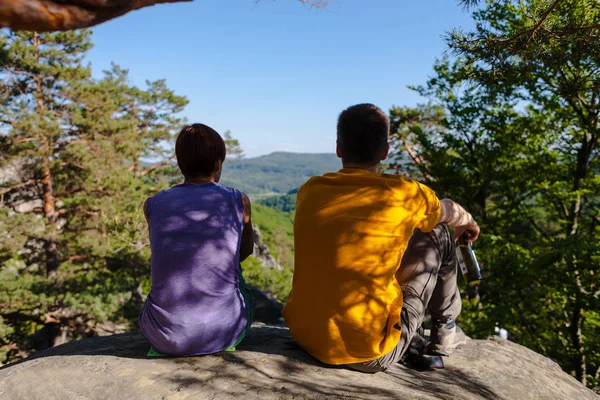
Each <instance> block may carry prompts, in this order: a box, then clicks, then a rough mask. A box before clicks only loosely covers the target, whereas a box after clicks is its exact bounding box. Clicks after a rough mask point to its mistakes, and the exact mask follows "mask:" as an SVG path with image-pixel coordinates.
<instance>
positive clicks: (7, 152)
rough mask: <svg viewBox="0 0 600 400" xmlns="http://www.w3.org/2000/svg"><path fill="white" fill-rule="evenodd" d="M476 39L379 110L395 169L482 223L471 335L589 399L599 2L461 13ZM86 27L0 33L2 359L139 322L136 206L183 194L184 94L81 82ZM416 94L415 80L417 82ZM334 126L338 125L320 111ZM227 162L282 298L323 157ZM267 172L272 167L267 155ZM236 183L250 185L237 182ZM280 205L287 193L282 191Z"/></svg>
mask: <svg viewBox="0 0 600 400" xmlns="http://www.w3.org/2000/svg"><path fill="white" fill-rule="evenodd" d="M461 3H462V5H463V6H465V7H466V8H467V9H468V10H469V11H468V12H471V13H472V15H473V19H474V21H475V28H474V29H473V30H472V31H468V32H464V31H453V32H450V33H449V34H448V35H447V38H446V39H447V42H448V46H449V49H450V50H451V52H449V53H448V54H447V55H446V57H444V58H441V59H440V60H438V61H437V62H436V64H435V65H434V67H433V73H432V76H431V78H430V79H429V80H428V81H427V82H424V83H423V84H422V85H421V86H415V87H414V88H413V89H414V90H415V91H417V92H418V93H419V94H421V95H422V96H424V98H426V99H428V102H426V103H425V104H422V105H419V106H416V107H407V106H398V107H393V108H392V109H391V110H390V119H391V122H392V132H391V136H390V141H391V143H392V150H393V151H392V159H391V162H390V164H389V166H387V167H388V168H390V169H391V170H394V171H396V172H398V173H401V174H404V175H407V176H409V177H412V178H414V179H418V180H420V181H423V182H425V183H426V184H428V185H429V186H431V187H432V188H434V189H435V190H436V192H437V193H438V195H439V196H440V197H450V198H453V199H455V200H457V201H458V202H459V203H461V204H463V205H464V206H465V207H466V208H467V209H468V210H470V211H471V212H472V213H473V215H474V216H475V218H476V220H477V221H478V222H479V224H480V225H481V227H482V235H481V238H480V240H479V241H478V242H477V243H476V252H477V255H478V257H479V259H480V261H481V264H482V266H483V269H484V274H485V276H484V281H483V283H482V284H481V285H480V286H479V287H478V288H476V289H475V290H470V291H466V290H465V293H464V306H463V313H462V314H461V317H460V321H459V322H460V324H461V326H463V327H464V328H465V330H466V331H467V333H468V334H469V335H471V336H472V337H486V336H488V335H489V334H491V333H492V332H493V331H494V328H495V327H497V326H500V327H502V328H505V329H507V330H508V332H509V338H510V339H511V340H514V341H516V342H518V343H521V344H523V345H525V346H528V347H530V348H532V349H534V350H535V351H538V352H540V353H542V354H544V355H546V356H549V357H551V358H552V359H554V360H556V361H557V362H558V363H559V364H560V365H561V366H562V368H563V369H565V371H567V372H569V373H571V374H573V376H575V377H577V378H578V379H579V380H580V381H582V382H584V383H586V384H587V385H588V386H590V387H597V386H598V385H599V381H600V279H599V278H598V276H597V275H598V264H599V262H600V240H599V238H600V160H599V158H600V157H599V152H600V150H599V148H598V138H599V136H600V48H599V46H600V40H598V39H599V38H598V36H599V35H600V5H599V3H598V2H597V1H596V0H527V1H518V2H517V1H491V0H490V1H463V2H461ZM91 46H92V42H91V33H90V32H89V31H87V30H80V31H70V32H59V33H35V32H13V31H8V30H3V31H1V32H0V47H1V48H2V49H3V51H2V53H0V68H1V69H0V78H1V79H2V83H3V88H2V90H1V91H0V103H1V106H0V359H1V360H2V361H3V362H6V361H13V360H16V359H19V358H21V357H23V356H26V355H27V354H29V353H30V352H31V351H34V350H39V349H43V348H46V347H49V346H53V345H56V344H59V343H61V342H64V341H66V340H72V339H77V338H81V337H85V336H91V335H95V334H100V333H101V332H111V331H116V330H119V329H135V328H136V324H135V321H136V318H137V315H138V313H139V309H140V307H141V304H142V302H143V299H144V296H145V294H146V293H147V292H148V289H149V282H150V281H149V268H148V262H149V249H148V238H147V230H146V226H145V221H144V218H143V215H142V213H141V204H142V202H143V201H144V199H145V198H146V197H148V196H149V195H152V194H154V193H156V192H157V191H159V190H161V189H164V188H167V187H169V186H171V185H173V184H176V183H178V182H180V181H181V176H180V175H179V172H178V170H177V168H176V166H175V165H174V163H173V154H172V146H169V145H168V144H169V143H172V141H173V138H174V135H175V134H176V132H177V130H178V129H179V127H180V126H181V125H182V124H183V123H185V120H184V119H183V118H182V117H181V116H180V112H181V111H182V110H183V109H184V107H185V106H186V104H187V99H186V98H185V97H183V96H180V95H178V94H176V93H174V92H173V91H172V90H170V89H169V87H168V86H167V84H166V82H165V81H163V80H158V81H149V82H146V84H145V85H144V86H143V87H138V86H135V85H132V84H131V83H130V80H129V78H128V71H127V70H126V69H123V68H121V67H119V66H117V65H113V66H112V67H111V68H110V70H108V71H104V74H103V75H102V76H101V77H100V78H93V77H92V73H91V70H90V67H89V66H88V65H86V64H85V63H84V61H83V60H84V59H85V55H86V52H87V51H88V50H89V49H90V48H91ZM415 83H417V84H418V82H415ZM332 118H335V116H332ZM224 136H225V137H226V139H227V141H228V147H229V148H230V150H231V154H232V157H231V158H230V159H228V160H227V161H226V171H227V168H229V170H228V171H229V172H227V173H226V174H224V179H225V182H227V183H229V184H232V185H234V186H244V185H246V186H247V187H240V189H242V190H248V189H249V188H252V190H256V194H257V195H263V196H264V195H268V194H274V193H280V194H281V195H282V196H280V197H267V198H265V199H262V200H261V202H262V204H256V205H255V213H254V217H253V218H255V223H256V224H257V225H258V227H259V228H260V230H261V232H262V234H263V236H264V240H265V243H266V245H267V246H268V247H269V249H270V251H271V253H272V254H273V255H274V256H275V257H277V259H278V261H279V262H280V263H281V264H283V265H284V267H285V268H284V270H283V271H281V272H279V271H273V270H270V271H266V270H264V268H262V267H261V265H260V261H259V260H257V259H255V258H251V259H249V260H248V261H247V262H246V263H245V268H246V270H247V272H248V276H249V277H250V280H251V281H252V282H254V283H255V284H257V285H259V286H261V287H262V288H263V289H268V290H270V291H272V292H274V293H275V294H276V295H277V296H278V297H279V298H280V299H285V297H286V295H287V291H288V290H289V285H290V280H291V271H292V269H293V238H292V234H293V231H292V220H293V214H292V213H293V210H294V204H293V203H294V199H295V191H296V189H297V188H298V186H300V184H301V183H302V182H303V181H304V180H306V179H308V177H309V176H310V175H312V174H320V173H323V172H326V170H336V169H338V166H339V164H338V163H339V161H338V160H337V159H336V158H335V157H334V156H333V155H319V156H314V157H315V158H314V159H309V158H307V157H306V156H303V157H300V156H299V157H297V158H294V157H293V156H291V155H289V154H283V153H279V154H278V153H276V154H274V155H272V156H273V157H274V158H273V157H271V158H268V157H262V158H257V159H252V160H250V159H245V158H243V149H242V147H243V146H242V145H243V143H242V144H240V143H239V142H238V141H236V140H235V138H234V137H233V135H232V134H231V133H229V134H226V133H224ZM274 160H276V162H274ZM244 174H245V175H244ZM286 193H287V194H286Z"/></svg>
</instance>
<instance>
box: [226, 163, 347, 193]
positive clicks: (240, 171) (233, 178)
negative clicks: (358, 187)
mask: <svg viewBox="0 0 600 400" xmlns="http://www.w3.org/2000/svg"><path fill="white" fill-rule="evenodd" d="M341 167H342V163H341V161H340V159H339V158H337V157H336V155H335V154H304V153H285V152H276V153H272V154H269V155H266V156H261V157H256V158H247V159H240V160H232V159H228V160H225V164H224V165H223V174H222V176H221V183H222V184H224V185H227V186H233V187H235V188H236V189H239V190H241V191H243V192H245V193H247V194H248V195H251V197H253V198H263V197H267V196H272V195H278V194H286V193H288V192H289V191H291V190H293V189H297V188H298V187H299V186H301V185H302V184H303V183H304V182H306V181H307V180H308V178H310V177H311V176H314V175H322V174H324V173H325V172H335V171H338V170H339V169H340V168H341Z"/></svg>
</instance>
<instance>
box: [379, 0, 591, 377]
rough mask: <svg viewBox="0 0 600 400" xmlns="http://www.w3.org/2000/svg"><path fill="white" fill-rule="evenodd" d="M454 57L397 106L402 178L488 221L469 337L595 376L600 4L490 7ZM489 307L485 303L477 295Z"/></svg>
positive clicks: (469, 303) (479, 246)
mask: <svg viewBox="0 0 600 400" xmlns="http://www.w3.org/2000/svg"><path fill="white" fill-rule="evenodd" d="M473 16H474V19H475V22H476V29H475V31H474V32H469V33H463V32H458V31H457V32H453V33H452V34H450V35H449V37H448V41H449V45H450V48H451V49H454V50H455V55H456V58H455V59H454V60H452V61H451V60H448V59H444V60H441V61H439V62H438V63H437V64H436V65H435V75H434V76H433V77H432V78H431V79H430V80H429V81H428V82H427V85H426V86H424V87H418V88H416V90H417V91H418V92H419V93H421V94H422V95H424V96H427V97H429V98H430V99H431V100H432V102H433V103H432V104H428V105H422V106H419V107H417V108H414V109H411V108H393V109H392V110H391V112H390V115H391V118H392V124H393V132H392V134H393V142H394V144H395V145H396V148H397V149H398V151H400V150H402V151H406V152H407V153H408V154H409V155H410V162H409V163H407V164H403V165H402V164H401V163H396V165H395V167H396V168H397V169H398V170H401V171H404V172H406V173H409V174H415V176H417V177H418V178H419V179H421V180H423V181H425V182H426V183H427V184H429V185H430V186H431V187H433V188H434V189H435V190H436V191H437V192H438V194H439V195H440V196H442V197H444V196H448V197H452V198H454V199H455V200H457V201H458V202H459V203H461V204H463V205H464V206H465V207H466V208H467V209H469V210H470V211H471V212H472V213H473V215H474V216H475V218H476V220H477V221H478V222H479V223H480V225H481V226H482V236H481V239H480V241H478V242H477V243H476V251H477V253H478V255H479V257H480V258H481V260H482V264H483V265H484V268H485V270H486V276H485V280H484V283H483V284H482V286H481V287H480V288H479V292H478V293H471V299H469V300H466V301H465V309H464V311H463V314H462V316H461V318H462V322H461V323H463V325H466V326H467V327H468V328H470V330H471V332H470V333H471V334H472V335H474V336H485V335H488V334H489V333H490V332H492V329H493V327H494V325H495V324H496V323H498V324H500V325H502V327H504V328H506V329H508V331H509V333H510V338H511V339H513V340H515V341H517V342H519V343H522V344H524V345H526V346H528V347H530V348H533V349H534V350H536V351H539V352H541V353H542V354H545V355H548V356H550V357H552V358H553V359H555V360H556V361H558V362H559V363H560V365H561V366H562V367H563V368H564V369H565V370H566V371H568V372H570V373H572V374H573V375H574V376H576V377H577V378H578V379H579V380H581V381H582V382H584V383H586V381H587V383H588V384H594V383H595V382H596V381H597V380H598V375H599V373H598V371H599V368H600V364H598V347H597V343H598V342H600V337H599V336H598V327H597V321H598V314H597V311H598V309H599V306H600V301H599V300H600V287H599V284H600V281H598V278H597V276H596V272H597V266H598V261H599V259H600V258H599V257H600V240H598V238H599V236H600V220H599V219H598V215H599V214H600V177H599V172H600V164H599V159H598V150H599V149H598V137H599V136H600V125H599V121H600V119H599V117H600V96H599V91H598V89H599V88H600V87H599V86H598V82H600V58H598V54H600V52H599V51H598V47H597V46H598V43H600V42H599V41H598V40H597V36H598V34H599V33H600V25H599V23H600V7H598V4H597V2H595V1H591V0H564V1H561V0H555V1H543V0H529V1H520V2H516V1H501V2H496V1H487V2H485V4H484V5H482V6H481V8H480V9H476V10H475V11H474V13H473ZM479 299H480V301H478V300H479Z"/></svg>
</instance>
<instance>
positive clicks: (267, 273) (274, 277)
mask: <svg viewBox="0 0 600 400" xmlns="http://www.w3.org/2000/svg"><path fill="white" fill-rule="evenodd" d="M242 271H243V274H244V279H245V280H246V282H247V283H249V284H251V285H254V286H256V287H258V288H259V289H261V290H262V291H265V292H270V293H272V294H273V295H275V297H276V298H277V300H279V301H281V302H285V301H286V300H287V298H288V296H289V294H290V290H292V276H293V270H292V269H291V268H289V267H285V268H284V269H283V271H277V270H274V269H268V268H265V267H263V266H262V264H261V263H260V261H258V260H257V259H256V258H254V257H248V258H247V259H246V260H245V261H244V262H243V263H242Z"/></svg>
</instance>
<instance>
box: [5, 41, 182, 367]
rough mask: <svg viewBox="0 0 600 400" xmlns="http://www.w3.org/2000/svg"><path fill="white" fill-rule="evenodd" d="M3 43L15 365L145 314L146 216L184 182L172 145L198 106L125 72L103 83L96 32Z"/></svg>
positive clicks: (115, 71) (8, 339)
mask: <svg viewBox="0 0 600 400" xmlns="http://www.w3.org/2000/svg"><path fill="white" fill-rule="evenodd" d="M0 44H1V45H2V48H3V49H5V51H6V52H7V54H8V57H7V59H6V60H5V62H4V64H3V65H2V70H1V71H0V76H1V77H2V79H3V84H4V88H5V91H4V94H5V95H4V96H3V97H2V98H1V102H2V107H0V124H1V127H0V132H2V133H1V134H0V146H1V148H2V156H1V158H0V170H2V171H4V174H0V184H1V185H2V186H1V189H0V195H1V196H2V200H1V201H0V229H1V232H2V234H0V266H1V267H0V316H1V317H2V318H1V319H0V334H1V335H2V336H0V346H1V347H2V348H3V349H4V352H5V353H7V352H8V354H7V356H8V358H15V357H19V356H20V355H24V354H26V353H27V352H28V351H30V350H31V349H33V348H44V347H47V346H52V345H55V344H57V343H59V342H60V341H61V340H63V339H64V338H65V337H66V338H69V337H71V338H77V337H81V336H85V335H89V334H91V333H93V331H94V329H95V326H97V323H99V322H102V321H106V320H109V319H112V320H119V319H125V320H126V319H127V317H129V316H131V315H128V314H127V313H128V310H131V307H134V308H135V307H138V306H139V303H140V301H141V298H140V295H139V290H138V288H139V287H140V285H141V283H142V282H143V281H144V280H147V276H148V270H147V263H148V260H149V252H148V249H147V248H146V247H147V238H146V229H145V226H144V221H143V215H142V213H141V210H140V208H141V204H142V202H143V200H144V198H145V197H147V196H148V195H149V194H150V193H152V192H154V191H156V190H159V189H161V188H164V187H165V186H167V185H168V184H169V180H170V178H171V177H172V176H173V175H172V169H173V167H172V165H171V164H172V163H171V162H170V160H169V158H168V157H167V156H166V153H165V152H166V151H167V149H166V148H167V146H165V144H166V143H168V142H169V141H170V140H171V139H172V137H173V134H174V132H175V131H176V129H177V128H178V127H179V126H180V124H181V120H180V119H179V118H177V117H176V115H177V113H178V112H179V111H180V110H181V109H182V108H183V106H185V104H186V103H187V100H186V99H185V98H182V97H179V96H176V95H174V93H173V92H172V91H170V90H169V89H168V88H167V87H166V84H165V82H164V81H156V82H147V88H145V89H140V88H137V87H135V86H131V85H130V84H129V83H128V77H127V71H126V70H123V69H121V68H119V67H118V66H114V65H113V67H112V68H111V70H109V71H105V72H104V76H103V77H102V78H101V79H99V80H95V79H92V78H91V70H90V67H89V66H86V65H83V63H82V59H83V58H84V56H85V52H86V51H87V50H88V49H89V48H90V47H91V42H90V32H89V31H76V32H66V33H54V34H37V33H26V32H18V33H15V32H9V31H4V32H2V33H1V34H0ZM7 171H8V172H7ZM11 171H12V172H11ZM41 265H43V266H44V268H39V266H41Z"/></svg>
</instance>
